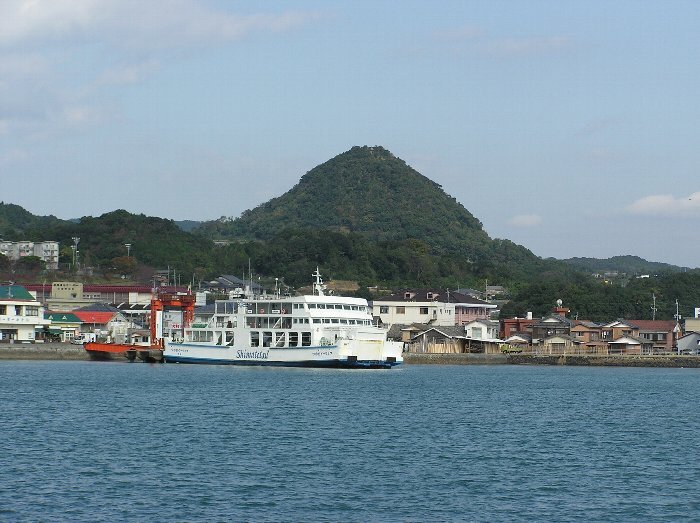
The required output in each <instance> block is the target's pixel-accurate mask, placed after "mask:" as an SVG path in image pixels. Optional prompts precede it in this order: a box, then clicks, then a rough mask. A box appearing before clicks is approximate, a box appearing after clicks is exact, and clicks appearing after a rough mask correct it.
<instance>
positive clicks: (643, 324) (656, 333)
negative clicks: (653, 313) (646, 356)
mask: <svg viewBox="0 0 700 523" xmlns="http://www.w3.org/2000/svg"><path fill="white" fill-rule="evenodd" d="M628 321H629V323H631V324H633V325H634V326H635V327H637V332H638V334H637V335H638V337H639V338H640V339H642V340H646V341H648V342H650V343H651V345H652V347H651V350H652V352H653V353H655V354H658V353H670V352H676V350H675V347H676V342H677V340H678V337H679V336H680V334H681V327H680V325H679V324H678V322H677V321H675V320H628Z"/></svg>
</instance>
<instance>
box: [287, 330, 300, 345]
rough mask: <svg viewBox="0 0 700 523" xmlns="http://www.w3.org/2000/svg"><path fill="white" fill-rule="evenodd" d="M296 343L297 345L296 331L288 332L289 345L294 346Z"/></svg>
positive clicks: (297, 335)
mask: <svg viewBox="0 0 700 523" xmlns="http://www.w3.org/2000/svg"><path fill="white" fill-rule="evenodd" d="M297 345H299V333H298V332H290V333H289V346H290V347H296V346H297Z"/></svg>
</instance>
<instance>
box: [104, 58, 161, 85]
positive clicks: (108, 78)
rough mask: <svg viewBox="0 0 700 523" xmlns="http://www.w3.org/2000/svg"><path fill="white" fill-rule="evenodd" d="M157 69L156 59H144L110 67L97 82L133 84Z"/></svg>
mask: <svg viewBox="0 0 700 523" xmlns="http://www.w3.org/2000/svg"><path fill="white" fill-rule="evenodd" d="M157 69H158V62H157V61H156V60H145V61H143V62H138V63H133V64H126V65H121V66H116V67H110V68H108V69H107V70H106V71H105V72H104V73H102V75H101V76H100V78H99V79H98V82H97V83H98V84H102V85H119V84H133V83H137V82H139V81H141V80H142V79H143V78H144V77H146V76H148V75H150V74H152V73H153V72H155V71H156V70H157Z"/></svg>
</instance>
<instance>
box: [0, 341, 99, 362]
mask: <svg viewBox="0 0 700 523" xmlns="http://www.w3.org/2000/svg"><path fill="white" fill-rule="evenodd" d="M89 359H90V357H89V356H88V353H87V352H86V351H85V349H83V346H82V345H71V344H70V343H10V344H2V345H0V360H89Z"/></svg>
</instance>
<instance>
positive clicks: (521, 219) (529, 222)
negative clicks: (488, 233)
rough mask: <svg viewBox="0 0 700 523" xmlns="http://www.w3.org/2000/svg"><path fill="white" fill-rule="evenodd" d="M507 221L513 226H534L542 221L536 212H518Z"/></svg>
mask: <svg viewBox="0 0 700 523" xmlns="http://www.w3.org/2000/svg"><path fill="white" fill-rule="evenodd" d="M508 223H509V224H510V225H512V226H514V227H536V226H537V225H539V224H540V223H542V217H541V216H539V215H537V214H518V215H516V216H513V217H512V218H511V219H510V220H508Z"/></svg>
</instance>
